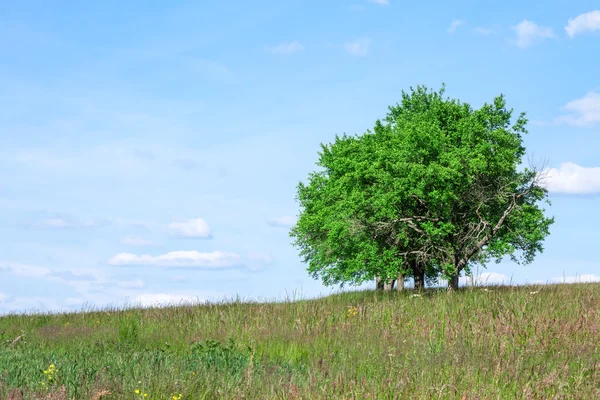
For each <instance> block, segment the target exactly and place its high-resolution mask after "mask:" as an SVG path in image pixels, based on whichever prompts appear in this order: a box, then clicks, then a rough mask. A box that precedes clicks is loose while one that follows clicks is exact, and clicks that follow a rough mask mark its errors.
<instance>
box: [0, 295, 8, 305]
mask: <svg viewBox="0 0 600 400" xmlns="http://www.w3.org/2000/svg"><path fill="white" fill-rule="evenodd" d="M6 300H8V296H7V295H5V294H4V293H0V303H4V302H5V301H6Z"/></svg>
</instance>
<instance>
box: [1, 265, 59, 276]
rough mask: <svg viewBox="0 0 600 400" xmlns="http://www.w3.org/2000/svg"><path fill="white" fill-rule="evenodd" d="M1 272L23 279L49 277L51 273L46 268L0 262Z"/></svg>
mask: <svg viewBox="0 0 600 400" xmlns="http://www.w3.org/2000/svg"><path fill="white" fill-rule="evenodd" d="M2 270H4V271H7V272H11V273H13V274H15V275H16V276H22V277H25V278H40V277H44V276H47V275H49V274H50V272H51V271H50V269H49V268H46V267H40V266H37V265H29V264H20V263H12V262H1V263H0V271H2Z"/></svg>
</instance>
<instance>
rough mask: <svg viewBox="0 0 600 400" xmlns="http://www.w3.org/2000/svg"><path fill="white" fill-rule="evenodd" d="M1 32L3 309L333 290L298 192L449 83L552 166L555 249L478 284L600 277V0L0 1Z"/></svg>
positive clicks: (549, 246)
mask: <svg viewBox="0 0 600 400" xmlns="http://www.w3.org/2000/svg"><path fill="white" fill-rule="evenodd" d="M0 35H1V38H2V40H0V87H2V90H0V314H6V313H14V312H19V313H20V312H33V311H60V310H79V309H83V308H90V307H91V308H101V307H106V306H109V305H110V306H121V305H126V304H133V303H135V304H142V305H154V304H167V303H169V302H178V301H186V300H194V301H204V300H209V301H218V300H221V299H231V298H234V297H236V296H238V297H240V298H243V299H253V300H259V301H266V300H273V299H283V298H286V297H294V296H296V297H298V296H299V297H313V296H319V295H324V294H328V293H331V291H332V290H334V289H335V288H327V287H324V286H323V285H322V284H321V283H320V282H319V281H316V280H314V279H312V278H311V277H310V276H309V275H308V273H307V271H306V267H307V266H306V265H305V264H303V263H302V262H301V259H300V258H299V256H298V250H297V249H296V248H294V247H293V246H292V244H291V243H292V239H291V238H290V237H289V234H288V231H289V228H290V226H292V225H293V224H294V222H295V220H296V217H297V215H298V212H299V206H298V203H297V202H296V200H295V195H296V187H297V185H298V183H299V182H300V181H303V182H306V180H307V178H308V175H309V173H310V172H312V171H314V170H315V169H316V165H315V162H316V161H317V159H318V151H319V150H320V143H329V142H331V141H333V140H334V138H335V135H336V134H344V133H346V134H350V135H353V134H361V133H364V132H365V131H366V130H367V129H370V128H372V127H373V126H374V123H375V121H376V120H377V119H378V118H383V117H385V115H386V113H387V107H388V106H389V105H392V104H396V103H397V102H398V101H399V100H400V98H401V92H402V90H405V91H408V90H410V87H411V86H412V87H416V86H417V85H426V86H428V87H429V88H432V89H435V90H437V89H439V88H440V87H441V85H442V84H443V83H445V84H446V95H448V96H450V97H452V98H458V99H460V100H461V101H463V102H467V103H470V104H471V105H472V106H473V107H476V108H478V107H481V106H482V105H483V104H484V103H485V102H488V103H489V102H491V101H493V99H494V97H496V96H498V95H499V94H504V95H505V97H506V101H507V103H508V106H509V107H510V108H514V110H515V114H518V113H519V112H526V113H527V117H528V118H529V124H528V130H529V133H528V135H527V136H526V137H525V146H526V148H527V152H528V155H529V156H532V157H534V158H535V159H539V160H546V161H547V165H548V169H549V170H548V172H549V177H550V179H549V181H548V188H549V191H550V199H551V201H552V206H551V207H549V208H548V213H547V214H548V215H549V216H554V217H555V218H556V222H555V224H554V225H553V226H552V227H551V235H550V236H549V237H548V238H547V240H546V241H545V244H544V247H545V251H544V253H543V254H541V255H539V256H538V257H537V258H536V260H535V261H534V262H533V263H532V264H530V265H527V266H519V265H516V264H514V263H512V262H510V260H507V261H503V262H502V263H500V264H495V263H491V264H490V265H488V268H487V269H485V270H481V271H477V272H476V276H477V279H479V280H480V281H482V282H483V281H485V282H487V283H500V282H505V283H509V282H512V283H518V284H524V283H539V282H562V281H567V282H573V281H600V255H599V253H598V252H597V248H598V245H599V239H600V235H599V234H598V232H599V231H598V226H600V212H598V210H599V209H600V74H599V73H598V70H599V68H600V67H599V65H600V8H598V2H597V0H593V1H592V0H590V1H588V0H578V1H569V2H567V1H558V0H553V1H544V2H536V1H528V2H523V1H516V0H506V1H503V2H486V4H485V6H484V5H482V3H481V2H480V1H474V0H468V1H467V0H463V1H451V2H448V1H434V2H400V1H398V0H371V1H369V0H356V1H353V0H351V1H347V0H330V1H327V2H322V1H314V0H302V1H300V0H286V1H273V0H271V1H266V0H258V1H253V2H246V1H229V2H224V1H215V0H205V1H202V2H197V1H169V2H146V1H141V0H131V1H127V2H123V1H116V0H106V1H102V2H74V1H58V0H57V1H53V2H47V1H29V0H20V1H7V0H4V1H2V12H1V13H0ZM372 287H374V282H372V283H367V284H365V285H363V286H361V287H360V288H372Z"/></svg>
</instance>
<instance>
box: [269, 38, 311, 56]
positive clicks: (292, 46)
mask: <svg viewBox="0 0 600 400" xmlns="http://www.w3.org/2000/svg"><path fill="white" fill-rule="evenodd" d="M265 50H266V51H268V52H270V53H273V54H293V53H297V52H299V51H302V50H304V46H303V45H302V44H301V43H300V42H298V41H296V40H294V41H292V42H289V43H281V44H279V45H277V46H274V47H266V48H265Z"/></svg>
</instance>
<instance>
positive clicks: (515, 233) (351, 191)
mask: <svg viewBox="0 0 600 400" xmlns="http://www.w3.org/2000/svg"><path fill="white" fill-rule="evenodd" d="M443 93H444V87H442V89H441V90H440V91H439V92H437V93H436V92H430V91H427V88H425V87H421V86H419V87H417V89H416V90H415V89H412V88H411V93H410V94H407V93H405V92H404V91H403V92H402V101H401V103H400V104H397V105H396V106H393V107H390V108H389V113H388V115H387V117H386V119H385V121H384V122H382V121H380V120H378V121H376V123H375V127H374V130H373V131H372V132H371V131H367V132H366V133H365V134H364V135H362V136H355V137H350V136H346V135H344V136H343V137H338V136H336V138H335V141H334V143H332V144H329V145H321V147H322V151H321V152H320V153H319V161H318V163H317V165H319V166H320V167H322V170H321V171H318V172H314V173H312V174H311V175H310V176H309V183H308V185H304V184H302V183H300V184H299V185H298V196H297V199H298V201H299V203H300V206H301V212H300V217H299V219H298V222H297V224H296V225H295V226H294V227H293V228H292V231H291V236H292V237H294V238H295V245H296V246H297V247H298V248H299V249H300V254H301V256H303V257H304V262H307V263H308V271H309V273H311V275H312V276H313V277H315V278H321V279H322V280H323V282H324V283H325V284H326V285H330V284H340V285H342V286H343V285H344V283H348V282H350V283H356V284H358V283H361V282H363V281H365V280H370V279H373V278H374V277H378V278H379V279H380V280H381V281H383V282H389V281H390V280H392V279H395V278H397V277H398V276H412V277H413V279H414V280H415V287H416V288H419V289H420V288H422V287H423V286H424V282H425V278H426V277H428V278H429V279H436V278H438V277H443V278H445V279H448V281H449V287H450V288H456V287H457V286H458V277H459V276H460V274H461V273H462V272H463V271H466V272H467V273H468V272H469V271H470V268H471V267H472V265H474V264H477V263H479V264H483V265H485V263H487V262H488V261H489V260H491V259H492V258H495V259H496V261H499V260H501V259H502V258H503V257H504V256H506V255H509V256H510V257H511V258H512V259H513V260H514V261H516V262H522V263H528V262H531V261H532V260H533V258H534V257H535V254H537V253H538V252H541V251H543V247H542V242H543V240H544V239H545V237H546V236H547V235H548V234H549V226H550V225H551V224H552V223H553V219H552V218H546V217H545V216H544V210H543V209H542V208H540V207H539V205H538V203H539V202H540V201H541V200H547V191H546V189H545V188H544V187H543V181H542V180H543V177H544V175H543V173H542V172H543V170H541V169H540V168H532V169H527V168H525V169H523V170H522V171H519V166H520V163H521V159H522V157H523V156H524V155H525V148H524V146H523V143H522V135H523V134H525V133H526V132H527V131H526V129H525V125H526V123H527V120H526V119H525V115H524V114H521V115H520V116H519V117H518V118H517V119H516V121H515V123H514V124H513V125H512V126H511V116H512V110H507V109H506V103H505V100H504V97H503V96H499V97H496V98H495V99H494V102H493V103H492V104H485V105H484V106H483V107H482V108H480V109H478V110H474V109H473V108H472V107H471V106H470V105H469V104H466V103H461V102H459V101H458V100H452V99H443V97H442V96H443ZM388 285H389V283H388Z"/></svg>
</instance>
